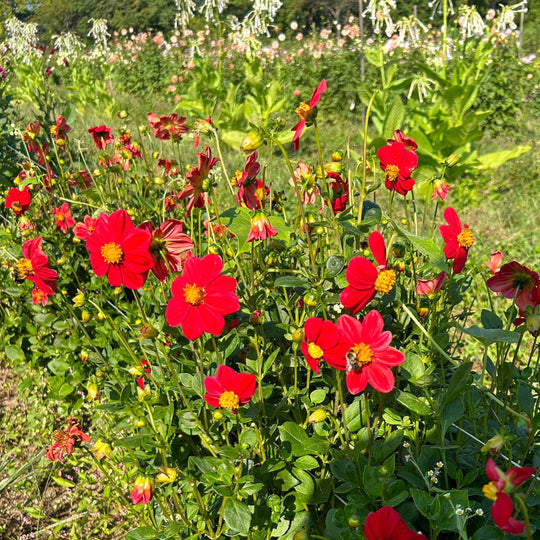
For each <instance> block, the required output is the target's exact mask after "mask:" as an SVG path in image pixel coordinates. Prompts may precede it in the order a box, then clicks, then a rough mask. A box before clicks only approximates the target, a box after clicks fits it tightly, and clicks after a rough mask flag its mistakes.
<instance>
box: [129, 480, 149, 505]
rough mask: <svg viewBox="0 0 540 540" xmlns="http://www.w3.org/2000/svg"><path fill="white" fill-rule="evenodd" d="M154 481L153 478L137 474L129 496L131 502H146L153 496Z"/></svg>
mask: <svg viewBox="0 0 540 540" xmlns="http://www.w3.org/2000/svg"><path fill="white" fill-rule="evenodd" d="M154 488H155V483H154V479H153V478H149V477H148V476H137V478H136V480H135V483H134V484H133V491H132V492H131V494H130V496H129V497H130V498H131V500H132V501H133V504H148V503H149V502H150V499H151V498H152V497H153V496H154Z"/></svg>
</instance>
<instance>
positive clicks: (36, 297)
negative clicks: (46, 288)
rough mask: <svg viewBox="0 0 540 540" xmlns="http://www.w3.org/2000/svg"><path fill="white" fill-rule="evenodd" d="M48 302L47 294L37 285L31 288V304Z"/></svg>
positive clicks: (43, 304) (45, 303)
mask: <svg viewBox="0 0 540 540" xmlns="http://www.w3.org/2000/svg"><path fill="white" fill-rule="evenodd" d="M48 303H49V295H48V294H47V293H44V292H43V291H42V290H41V289H38V288H37V287H36V288H35V289H32V304H34V305H35V306H37V305H38V304H41V305H42V306H46V305H47V304H48Z"/></svg>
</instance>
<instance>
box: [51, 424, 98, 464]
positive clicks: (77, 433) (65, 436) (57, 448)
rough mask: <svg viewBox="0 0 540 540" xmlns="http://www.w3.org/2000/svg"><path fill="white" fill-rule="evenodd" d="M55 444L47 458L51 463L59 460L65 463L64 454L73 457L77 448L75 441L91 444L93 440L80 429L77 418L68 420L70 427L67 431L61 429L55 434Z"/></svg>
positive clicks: (68, 426)
mask: <svg viewBox="0 0 540 540" xmlns="http://www.w3.org/2000/svg"><path fill="white" fill-rule="evenodd" d="M53 437H54V444H53V445H52V446H50V447H49V448H48V449H47V453H46V454H45V456H46V457H47V458H49V459H50V460H51V461H55V460H58V461H59V462H60V463H64V460H63V459H62V458H63V456H64V453H66V454H67V455H68V456H71V454H72V453H73V448H74V447H75V442H76V440H75V439H78V440H79V441H81V442H90V441H91V439H90V437H89V436H88V435H86V433H83V432H82V431H81V430H80V429H79V422H78V421H77V419H76V418H73V417H71V418H68V425H67V428H66V429H65V430H63V429H59V430H57V431H55V432H54V433H53Z"/></svg>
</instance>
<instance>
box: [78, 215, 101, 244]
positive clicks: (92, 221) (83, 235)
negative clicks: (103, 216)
mask: <svg viewBox="0 0 540 540" xmlns="http://www.w3.org/2000/svg"><path fill="white" fill-rule="evenodd" d="M98 223H99V218H93V217H90V216H84V222H83V223H81V222H79V223H76V224H75V227H73V234H74V235H75V236H76V237H77V238H79V239H80V240H88V239H89V238H90V235H91V234H92V233H93V232H94V231H95V229H96V227H97V224H98Z"/></svg>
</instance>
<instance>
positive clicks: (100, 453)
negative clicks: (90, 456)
mask: <svg viewBox="0 0 540 540" xmlns="http://www.w3.org/2000/svg"><path fill="white" fill-rule="evenodd" d="M111 451H112V448H111V445H110V444H109V443H106V442H105V441H102V440H101V439H98V440H97V441H96V443H95V444H94V447H93V448H92V452H93V453H94V456H96V459H98V460H100V461H101V460H102V459H103V458H107V459H109V458H110V457H111Z"/></svg>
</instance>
